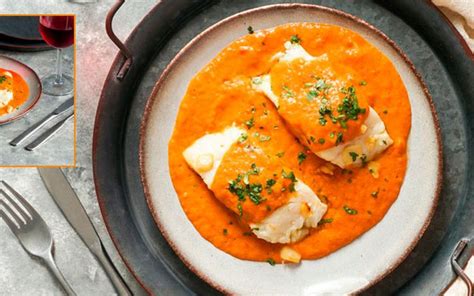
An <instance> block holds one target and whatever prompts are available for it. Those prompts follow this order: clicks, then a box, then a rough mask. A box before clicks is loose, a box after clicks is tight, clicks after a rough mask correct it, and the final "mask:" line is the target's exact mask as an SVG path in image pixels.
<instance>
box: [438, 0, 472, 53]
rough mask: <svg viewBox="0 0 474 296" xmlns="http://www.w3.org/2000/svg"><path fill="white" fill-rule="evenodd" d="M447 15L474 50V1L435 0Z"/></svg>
mask: <svg viewBox="0 0 474 296" xmlns="http://www.w3.org/2000/svg"><path fill="white" fill-rule="evenodd" d="M433 3H434V4H435V5H436V6H438V7H439V8H440V9H441V11H442V12H443V13H444V15H446V17H447V18H448V19H449V20H450V21H451V23H453V25H454V26H455V27H456V29H457V30H458V31H459V33H460V34H461V36H462V37H463V38H464V39H465V40H466V43H467V45H468V46H469V48H470V49H471V51H473V52H474V1H473V0H433Z"/></svg>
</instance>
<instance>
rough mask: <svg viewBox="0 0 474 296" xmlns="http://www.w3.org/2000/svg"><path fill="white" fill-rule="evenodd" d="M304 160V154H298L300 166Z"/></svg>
mask: <svg viewBox="0 0 474 296" xmlns="http://www.w3.org/2000/svg"><path fill="white" fill-rule="evenodd" d="M305 159H306V154H305V153H304V152H300V153H298V164H301V163H302V162H303V161H304V160H305Z"/></svg>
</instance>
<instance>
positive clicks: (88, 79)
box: [0, 0, 158, 296]
mask: <svg viewBox="0 0 474 296" xmlns="http://www.w3.org/2000/svg"><path fill="white" fill-rule="evenodd" d="M114 2H115V1H113V0H99V2H98V3H95V4H82V5H81V4H72V3H69V2H67V1H65V0H28V1H22V0H20V1H18V0H2V1H0V11H1V12H2V13H17V14H21V13H31V14H41V13H74V14H76V15H77V27H76V28H77V43H76V44H77V82H76V83H77V100H76V101H77V113H76V114H77V162H76V168H68V169H65V170H64V172H65V173H66V174H67V177H68V179H69V181H70V182H71V184H72V186H73V187H74V189H75V191H76V193H77V195H78V196H79V199H80V200H81V202H82V204H83V205H84V207H85V209H86V211H87V213H88V214H89V216H90V218H91V220H92V222H93V223H94V225H95V226H96V229H97V230H98V232H99V235H100V237H101V238H102V240H103V242H104V244H105V247H106V249H107V251H108V252H109V254H110V256H111V257H112V259H113V261H114V263H115V264H116V266H117V267H118V269H119V270H120V272H121V274H122V275H123V276H124V277H125V279H126V281H127V283H128V284H129V285H130V287H131V288H132V290H133V291H134V293H135V294H136V295H141V294H143V291H142V290H141V289H140V287H139V286H138V284H137V283H136V282H135V280H134V279H133V276H131V275H130V273H129V272H128V270H127V268H126V267H125V266H124V264H123V263H122V261H121V260H120V257H119V255H118V253H117V251H116V249H115V247H114V246H113V244H112V242H111V239H110V238H109V236H108V233H107V231H106V228H105V226H104V224H103V221H102V217H101V214H100V211H99V207H98V203H97V199H96V196H95V191H94V184H93V181H92V178H93V177H92V151H91V150H92V149H91V147H92V130H93V125H94V117H95V110H96V107H97V103H98V100H99V96H100V91H101V89H102V86H103V83H104V81H105V78H106V75H107V73H108V70H109V68H110V65H111V63H112V61H113V59H114V57H115V55H116V53H117V50H116V48H115V47H114V45H113V44H112V42H111V41H110V40H109V38H108V37H107V36H106V34H105V30H104V20H105V16H106V13H107V11H108V9H109V8H110V7H111V6H112V5H113V3H114ZM157 2H158V1H156V0H137V1H126V3H125V7H124V8H123V9H121V10H120V11H119V13H118V15H117V16H116V21H115V29H116V31H117V34H118V35H119V36H120V37H121V38H122V39H123V38H125V37H126V36H128V34H129V33H130V31H131V30H132V29H133V28H134V27H135V26H136V24H137V23H138V22H139V20H140V19H141V18H142V17H143V16H144V15H145V14H146V12H147V11H149V10H150V9H151V7H152V6H154V5H155V4H156V3H157ZM50 54H51V53H50ZM49 58H51V57H49ZM51 60H53V59H52V58H51ZM46 70H47V69H46ZM43 103H44V104H45V105H48V104H49V103H50V101H49V99H48V98H44V102H43ZM37 111H38V112H40V111H41V110H40V109H38V110H37ZM40 116H42V114H40ZM25 120H27V119H25ZM28 120H29V119H28ZM71 126H72V125H70V126H69V128H71ZM1 133H3V131H1ZM62 134H67V132H65V131H63V132H62ZM56 140H60V139H56ZM0 142H3V138H1V136H0ZM51 143H53V141H51ZM44 148H47V147H46V146H45V147H44ZM45 150H47V149H45ZM0 153H1V152H0ZM0 179H3V180H6V181H7V182H9V183H10V184H11V185H12V186H14V187H15V188H16V189H17V190H18V191H19V192H20V193H21V194H23V195H24V196H25V197H26V198H27V199H28V200H29V201H30V202H31V204H32V205H33V206H34V207H35V208H36V209H37V211H38V212H39V213H40V214H41V215H42V217H43V218H44V219H45V220H46V222H47V224H48V225H49V226H50V228H51V231H52V234H53V237H54V240H55V244H56V252H55V254H56V260H57V263H58V265H59V268H60V269H61V270H62V271H63V273H64V275H65V277H66V278H67V279H68V280H69V282H70V283H71V285H72V287H73V288H74V289H75V290H76V291H77V293H78V295H114V294H115V292H114V290H113V288H112V286H111V284H110V282H109V280H108V279H107V277H106V275H105V274H104V272H103V271H102V269H101V267H100V266H99V265H98V263H97V262H96V261H95V260H94V258H93V257H92V255H91V253H90V252H89V251H88V249H87V248H86V247H85V245H84V244H83V243H82V241H81V240H80V238H79V237H78V236H77V234H76V233H75V232H74V230H73V229H72V228H71V227H70V226H69V224H68V223H67V221H66V220H65V218H64V217H63V216H62V214H61V213H60V211H59V209H58V208H57V207H56V205H55V203H54V201H53V200H52V199H51V197H50V196H49V194H48V192H47V190H46V188H45V187H44V185H43V183H42V181H41V178H40V177H39V175H38V172H37V170H36V169H34V168H1V169H0ZM0 250H1V251H0V295H13V296H16V295H63V292H62V290H61V289H60V287H59V285H58V284H57V282H56V281H55V279H54V278H53V277H52V275H51V274H50V273H49V272H48V270H47V269H46V267H45V266H44V265H43V264H41V263H40V262H39V261H37V260H33V259H32V258H31V257H29V256H28V255H27V253H26V252H25V251H24V250H23V249H22V248H21V246H20V244H19V243H18V241H17V240H16V238H15V237H14V235H13V234H12V233H11V231H10V230H9V229H8V227H7V226H6V225H5V224H4V223H3V221H1V220H0Z"/></svg>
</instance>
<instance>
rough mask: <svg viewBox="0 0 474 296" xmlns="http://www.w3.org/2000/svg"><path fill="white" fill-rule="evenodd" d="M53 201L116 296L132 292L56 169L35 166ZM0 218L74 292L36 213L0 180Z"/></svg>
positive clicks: (30, 251) (75, 196)
mask: <svg viewBox="0 0 474 296" xmlns="http://www.w3.org/2000/svg"><path fill="white" fill-rule="evenodd" d="M39 173H40V176H41V178H42V180H43V182H44V184H45V185H46V188H47V189H48V191H49V193H50V194H51V196H52V197H53V199H54V201H55V202H56V204H57V205H58V207H59V208H60V209H61V211H62V213H63V214H64V216H65V217H66V219H67V220H68V222H69V223H70V225H71V226H72V227H73V228H74V230H75V231H76V232H77V234H78V235H79V236H80V238H81V239H82V241H83V242H84V243H85V244H86V246H87V247H88V248H89V250H90V251H91V252H92V254H94V256H95V257H96V259H97V260H98V261H99V263H100V264H101V265H102V267H103V268H104V271H105V272H106V274H107V275H108V277H109V279H110V280H111V282H112V284H113V286H114V287H115V290H116V292H117V293H118V294H119V295H132V293H131V291H130V289H129V288H128V287H127V284H126V283H125V282H124V280H123V279H122V277H121V276H120V274H119V273H118V271H117V269H116V268H115V267H114V265H113V263H112V261H111V259H110V258H109V256H108V255H107V253H106V251H105V249H104V246H103V244H102V242H101V240H100V238H99V236H98V234H97V232H96V230H95V228H94V226H93V224H92V222H91V221H90V219H89V217H88V216H87V214H86V211H85V210H84V208H83V207H82V204H81V203H80V201H79V199H78V197H77V195H76V193H75V192H74V190H73V189H72V187H71V185H70V184H69V182H68V181H67V179H66V177H65V176H64V174H63V173H62V171H61V170H60V169H39ZM0 217H1V218H2V219H3V220H4V221H5V223H6V224H7V226H8V227H9V228H10V230H11V231H12V233H13V234H14V235H15V236H16V237H17V238H18V240H19V242H20V244H21V245H22V247H23V249H24V250H25V251H26V252H27V253H28V254H29V255H31V256H33V257H37V258H40V259H42V261H43V262H44V263H45V265H46V266H47V267H48V268H49V270H50V271H51V273H52V274H53V275H54V276H55V277H56V279H57V280H58V282H59V283H60V284H61V286H62V288H63V289H64V291H65V292H66V293H67V294H68V295H76V293H75V292H74V290H73V289H72V287H71V285H70V284H69V283H68V282H67V280H66V279H65V278H64V276H63V274H62V273H61V271H60V270H59V269H58V267H57V265H56V263H55V260H54V240H53V237H52V235H51V231H50V229H49V227H48V225H47V224H46V222H45V221H44V220H43V218H41V216H40V214H39V213H38V212H37V211H36V210H35V209H34V208H33V207H32V206H31V205H30V204H29V203H28V201H27V200H26V199H25V198H24V197H23V196H22V195H21V194H20V193H18V192H17V191H16V190H15V189H14V188H13V187H12V186H11V185H10V184H8V183H7V182H5V181H0Z"/></svg>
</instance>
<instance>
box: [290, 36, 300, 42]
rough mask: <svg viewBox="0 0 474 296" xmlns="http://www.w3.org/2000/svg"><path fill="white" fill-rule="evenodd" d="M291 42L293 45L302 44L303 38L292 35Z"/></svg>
mask: <svg viewBox="0 0 474 296" xmlns="http://www.w3.org/2000/svg"><path fill="white" fill-rule="evenodd" d="M290 42H291V43H293V44H295V43H298V44H299V43H300V42H301V38H300V37H299V36H298V35H292V36H291V38H290Z"/></svg>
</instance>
